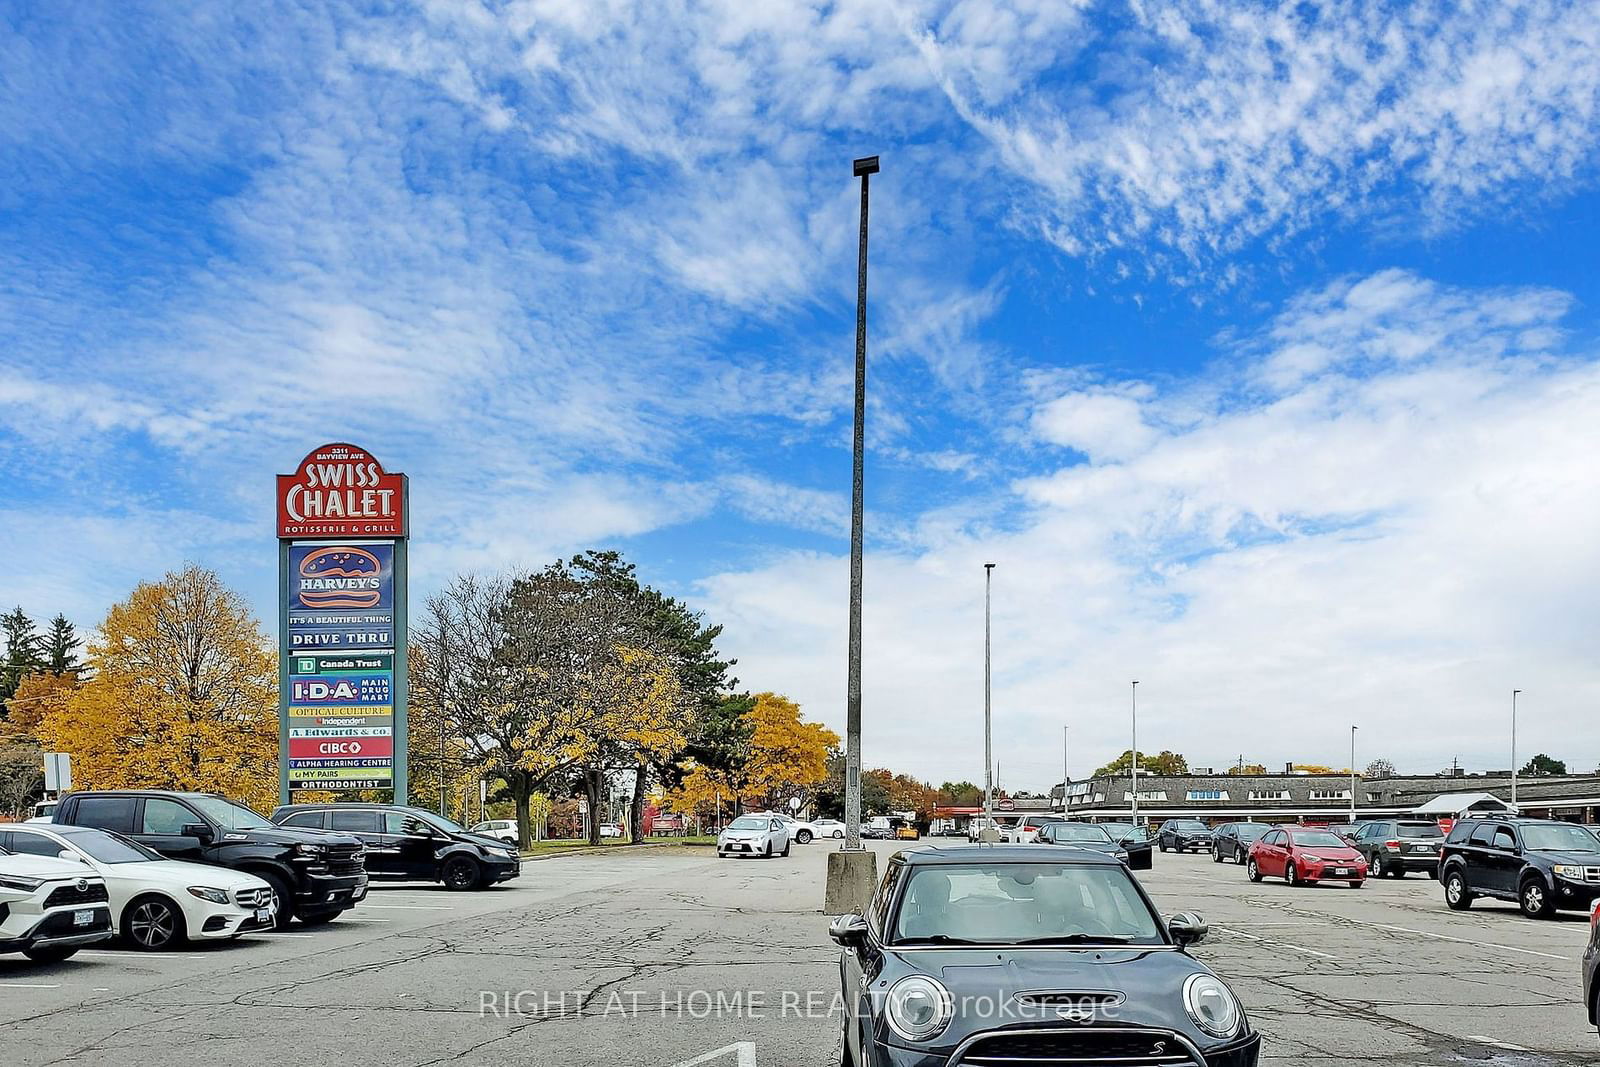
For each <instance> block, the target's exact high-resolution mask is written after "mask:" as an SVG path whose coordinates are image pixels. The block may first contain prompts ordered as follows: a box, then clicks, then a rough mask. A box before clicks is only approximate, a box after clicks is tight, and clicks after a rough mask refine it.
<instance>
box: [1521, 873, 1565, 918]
mask: <svg viewBox="0 0 1600 1067" xmlns="http://www.w3.org/2000/svg"><path fill="white" fill-rule="evenodd" d="M1517 902H1518V903H1519V904H1521V905H1522V914H1524V915H1526V916H1527V917H1528V918H1530V919H1548V918H1550V916H1552V915H1554V914H1555V913H1556V907H1555V904H1554V902H1553V901H1551V899H1550V894H1549V892H1548V891H1547V890H1546V889H1545V887H1544V882H1543V881H1542V880H1540V879H1539V878H1529V879H1528V880H1527V881H1525V882H1523V883H1522V891H1521V892H1520V893H1518V894H1517Z"/></svg>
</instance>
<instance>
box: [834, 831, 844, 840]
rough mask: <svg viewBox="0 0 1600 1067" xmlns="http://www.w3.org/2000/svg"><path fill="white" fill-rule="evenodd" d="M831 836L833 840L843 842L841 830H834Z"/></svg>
mask: <svg viewBox="0 0 1600 1067" xmlns="http://www.w3.org/2000/svg"><path fill="white" fill-rule="evenodd" d="M833 836H834V837H835V838H837V839H838V840H840V841H843V840H844V831H843V830H835V831H834V832H833Z"/></svg>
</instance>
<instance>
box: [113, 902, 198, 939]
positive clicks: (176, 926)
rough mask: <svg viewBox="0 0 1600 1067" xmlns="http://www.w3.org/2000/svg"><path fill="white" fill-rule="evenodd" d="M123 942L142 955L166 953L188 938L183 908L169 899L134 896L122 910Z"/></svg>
mask: <svg viewBox="0 0 1600 1067" xmlns="http://www.w3.org/2000/svg"><path fill="white" fill-rule="evenodd" d="M121 934H122V940H123V941H124V942H125V943H127V944H128V945H131V946H132V947H133V948H136V949H138V950H139V951H141V952H165V951H166V950H167V949H170V948H175V947H177V946H179V945H181V944H183V943H184V942H185V941H187V940H188V939H189V931H188V929H187V928H186V926H185V925H184V921H183V909H182V908H180V907H178V906H177V905H176V904H174V903H173V902H172V901H170V900H168V899H167V898H166V897H163V896H157V895H155V894H147V895H146V896H142V897H135V898H134V899H133V900H131V901H129V902H128V906H127V907H126V908H123V909H122V929H121Z"/></svg>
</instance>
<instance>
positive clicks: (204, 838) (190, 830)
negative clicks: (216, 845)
mask: <svg viewBox="0 0 1600 1067" xmlns="http://www.w3.org/2000/svg"><path fill="white" fill-rule="evenodd" d="M180 833H181V834H182V835H183V836H184V837H193V838H197V839H199V840H200V841H201V842H203V843H205V844H210V843H211V827H209V826H207V825H206V824H205V823H203V822H191V823H185V824H184V826H183V829H182V830H181V831H180Z"/></svg>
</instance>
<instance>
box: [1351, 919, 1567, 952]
mask: <svg viewBox="0 0 1600 1067" xmlns="http://www.w3.org/2000/svg"><path fill="white" fill-rule="evenodd" d="M1344 921H1345V922H1350V923H1355V924H1356V925H1358V926H1370V927H1372V928H1373V929H1374V930H1393V931H1395V932H1396V933H1401V934H1415V935H1416V936H1417V937H1431V938H1433V939H1434V940H1435V941H1453V942H1455V943H1456V944H1458V945H1474V946H1476V947H1478V948H1493V949H1499V950H1500V951H1501V952H1520V953H1522V954H1523V955H1524V956H1543V957H1544V958H1545V959H1547V960H1566V961H1568V962H1570V961H1571V960H1572V957H1571V956H1558V955H1556V954H1555V953H1554V952H1539V951H1537V950H1535V949H1531V948H1517V947H1516V946H1515V945H1497V944H1495V943H1494V942H1493V941H1474V940H1473V939H1472V938H1470V937H1451V936H1450V935H1449V934H1434V933H1429V932H1428V931H1427V930H1413V929H1412V928H1411V927H1409V926H1390V925H1389V924H1388V923H1371V922H1366V921H1364V920H1362V919H1345V920H1344Z"/></svg>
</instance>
